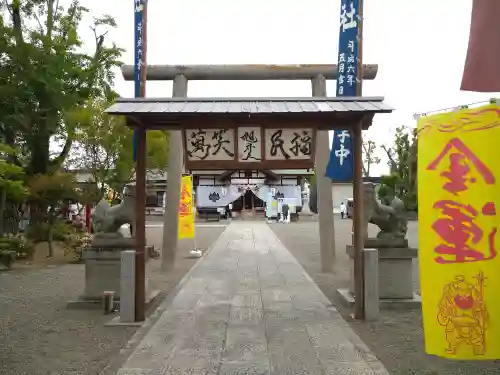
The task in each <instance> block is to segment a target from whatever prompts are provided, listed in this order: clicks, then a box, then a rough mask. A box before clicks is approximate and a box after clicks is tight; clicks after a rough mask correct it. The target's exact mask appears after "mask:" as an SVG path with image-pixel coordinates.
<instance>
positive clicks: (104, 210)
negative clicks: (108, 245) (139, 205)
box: [92, 185, 135, 237]
mask: <svg viewBox="0 0 500 375" xmlns="http://www.w3.org/2000/svg"><path fill="white" fill-rule="evenodd" d="M134 220H135V187H134V186H133V185H127V186H125V190H124V192H123V200H122V201H121V203H120V204H117V205H116V206H110V205H109V203H108V202H107V201H106V200H104V199H103V200H101V201H100V202H99V203H98V204H97V205H96V207H95V209H94V212H93V213H92V222H93V223H94V225H95V231H96V236H97V237H123V234H122V233H120V231H119V230H120V228H121V226H122V225H124V224H130V225H133V223H134Z"/></svg>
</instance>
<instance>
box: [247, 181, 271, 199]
mask: <svg viewBox="0 0 500 375" xmlns="http://www.w3.org/2000/svg"><path fill="white" fill-rule="evenodd" d="M250 190H251V191H252V193H253V194H254V195H255V196H256V197H257V198H259V199H260V200H262V201H264V202H265V201H266V199H267V193H268V192H269V186H267V185H254V186H252V187H251V188H250Z"/></svg>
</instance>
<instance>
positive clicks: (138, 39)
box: [133, 0, 147, 161]
mask: <svg viewBox="0 0 500 375" xmlns="http://www.w3.org/2000/svg"><path fill="white" fill-rule="evenodd" d="M146 1H147V0H134V96H135V97H136V98H140V97H141V96H142V90H141V83H142V82H141V71H142V69H144V67H145V64H144V62H145V57H146V56H144V52H145V49H144V43H145V40H144V35H143V30H144V29H145V27H146V25H145V24H144V13H145V3H146ZM142 84H146V83H145V82H144V83H142ZM133 142H134V147H133V150H134V151H133V153H134V161H136V160H137V134H136V132H135V131H134V141H133Z"/></svg>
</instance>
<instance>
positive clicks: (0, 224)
mask: <svg viewBox="0 0 500 375" xmlns="http://www.w3.org/2000/svg"><path fill="white" fill-rule="evenodd" d="M6 202H7V188H6V187H5V186H4V187H2V188H1V191H0V236H3V235H4V220H5V203H6Z"/></svg>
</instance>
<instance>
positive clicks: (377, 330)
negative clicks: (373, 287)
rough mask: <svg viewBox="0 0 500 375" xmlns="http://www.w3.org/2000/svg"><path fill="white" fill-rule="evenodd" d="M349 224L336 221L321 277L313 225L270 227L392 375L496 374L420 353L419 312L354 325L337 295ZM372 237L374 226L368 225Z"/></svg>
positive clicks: (413, 228)
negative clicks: (329, 259)
mask: <svg viewBox="0 0 500 375" xmlns="http://www.w3.org/2000/svg"><path fill="white" fill-rule="evenodd" d="M351 226H352V221H351V220H347V219H346V220H342V219H340V217H339V218H336V220H335V236H336V248H337V257H336V264H335V270H334V273H333V274H325V273H321V266H320V253H319V251H320V249H319V231H318V223H317V222H315V221H311V220H307V221H305V220H304V221H302V220H301V222H298V223H291V224H290V225H283V224H271V225H270V227H271V228H272V229H273V230H274V232H275V233H276V234H277V236H278V237H279V238H280V240H281V242H282V243H283V244H284V245H285V246H286V247H287V248H288V250H289V251H290V252H291V253H292V254H293V255H294V256H295V258H297V260H298V261H299V263H300V264H302V266H303V267H304V269H305V270H306V271H307V273H309V275H310V276H311V277H312V278H313V279H314V281H315V282H316V283H317V284H318V286H319V287H320V289H321V290H322V291H323V293H325V295H326V296H327V297H328V298H329V299H330V301H331V302H332V303H334V304H335V306H336V307H337V308H338V309H339V310H340V312H341V313H342V315H343V316H344V318H345V319H346V320H347V321H348V322H349V323H350V324H351V327H352V328H353V329H354V330H355V332H356V333H357V334H358V335H359V336H360V337H361V339H362V340H363V341H364V342H365V343H366V344H367V345H368V346H369V347H370V349H371V350H372V351H373V352H374V353H375V355H376V356H377V357H378V358H379V360H380V361H382V362H383V364H384V365H385V367H386V368H387V370H388V371H389V373H390V374H393V375H410V374H412V375H438V374H439V375H493V374H500V361H483V362H479V361H476V362H472V361H469V362H460V361H450V360H445V359H442V358H438V357H433V356H429V355H427V354H425V352H424V342H423V331H422V314H421V311H420V310H406V311H389V310H383V311H382V316H381V319H380V321H379V322H377V323H361V322H357V321H353V320H352V319H351V317H350V313H351V310H348V309H345V308H344V307H343V306H342V305H341V303H340V301H339V298H338V296H337V293H336V290H337V289H338V288H340V287H343V288H345V287H347V285H348V278H349V273H348V272H349V271H348V257H347V255H346V254H345V245H346V244H347V243H348V241H349V242H350V233H351ZM417 226H418V223H417V222H410V223H409V229H408V240H409V242H410V245H411V246H416V247H418V238H417ZM370 232H371V234H376V232H377V229H376V227H373V226H371V228H370ZM418 284H419V282H418V264H417V263H416V262H415V263H414V286H415V290H416V291H418V290H419V289H418Z"/></svg>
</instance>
